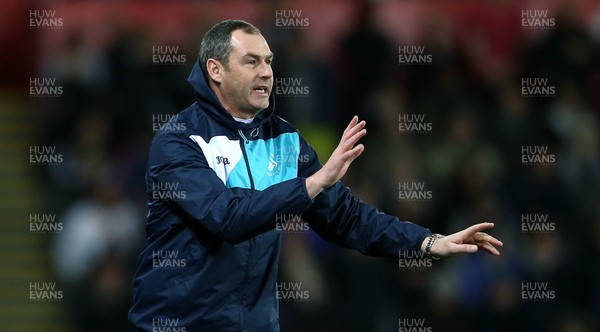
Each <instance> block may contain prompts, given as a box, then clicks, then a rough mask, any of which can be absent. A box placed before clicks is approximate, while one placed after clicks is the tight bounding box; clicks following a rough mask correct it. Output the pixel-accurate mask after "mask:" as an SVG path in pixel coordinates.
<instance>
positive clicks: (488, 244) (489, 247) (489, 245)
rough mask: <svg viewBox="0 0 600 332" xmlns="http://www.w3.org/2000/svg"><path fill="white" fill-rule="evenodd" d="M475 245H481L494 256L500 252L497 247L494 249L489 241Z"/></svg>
mask: <svg viewBox="0 0 600 332" xmlns="http://www.w3.org/2000/svg"><path fill="white" fill-rule="evenodd" d="M477 245H478V246H480V247H482V248H483V249H485V250H486V251H487V252H489V253H490V254H492V255H494V256H499V255H500V252H499V251H498V249H496V248H495V247H494V246H493V245H491V244H490V243H489V242H480V243H477Z"/></svg>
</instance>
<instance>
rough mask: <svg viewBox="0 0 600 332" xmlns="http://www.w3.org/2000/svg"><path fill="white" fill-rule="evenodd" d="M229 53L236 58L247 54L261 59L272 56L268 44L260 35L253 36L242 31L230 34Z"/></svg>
mask: <svg viewBox="0 0 600 332" xmlns="http://www.w3.org/2000/svg"><path fill="white" fill-rule="evenodd" d="M231 53H232V54H236V55H237V56H244V55H246V54H248V53H250V54H254V55H258V56H261V57H268V56H270V55H272V54H271V49H270V48H269V44H267V41H266V40H265V38H264V37H263V36H262V35H260V34H257V35H253V34H249V33H245V32H243V31H242V30H236V31H234V32H233V33H232V34H231Z"/></svg>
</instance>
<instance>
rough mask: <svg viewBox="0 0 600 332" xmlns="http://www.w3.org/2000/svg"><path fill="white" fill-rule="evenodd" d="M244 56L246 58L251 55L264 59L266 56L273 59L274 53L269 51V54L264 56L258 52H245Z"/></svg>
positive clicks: (251, 56)
mask: <svg viewBox="0 0 600 332" xmlns="http://www.w3.org/2000/svg"><path fill="white" fill-rule="evenodd" d="M243 57H244V58H245V57H250V58H255V59H262V58H265V59H273V53H272V52H269V53H267V54H266V55H265V56H264V57H263V56H261V55H260V54H256V53H246V54H244V56H243Z"/></svg>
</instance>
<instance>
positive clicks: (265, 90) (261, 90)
mask: <svg viewBox="0 0 600 332" xmlns="http://www.w3.org/2000/svg"><path fill="white" fill-rule="evenodd" d="M252 91H254V92H256V93H257V94H259V95H262V96H267V97H268V96H269V87H268V86H266V85H259V86H256V87H254V89H252Z"/></svg>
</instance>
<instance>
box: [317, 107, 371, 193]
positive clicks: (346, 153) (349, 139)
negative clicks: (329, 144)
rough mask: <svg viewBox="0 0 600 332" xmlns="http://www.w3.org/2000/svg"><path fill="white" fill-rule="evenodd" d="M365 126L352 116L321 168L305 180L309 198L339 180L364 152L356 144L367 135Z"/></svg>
mask: <svg viewBox="0 0 600 332" xmlns="http://www.w3.org/2000/svg"><path fill="white" fill-rule="evenodd" d="M365 125H366V122H365V121H364V120H363V121H360V122H359V121H358V116H354V117H353V118H352V120H351V121H350V123H349V124H348V127H346V130H344V133H343V134H342V138H341V140H340V143H339V144H338V146H337V148H335V150H334V151H333V153H332V154H331V156H330V157H329V160H327V162H326V163H325V165H323V168H321V169H320V170H319V171H317V172H316V173H315V174H313V175H312V176H310V177H308V178H307V179H306V188H307V191H308V194H309V196H310V197H311V198H314V197H315V196H316V195H317V194H319V193H320V192H321V190H323V189H325V188H329V187H331V186H332V185H334V184H335V183H336V182H337V181H338V180H340V179H341V178H342V177H343V176H344V174H346V171H347V170H348V167H349V166H350V164H351V163H352V162H353V161H354V159H356V158H358V156H360V155H361V153H362V152H363V151H364V149H365V147H364V145H362V144H358V145H356V143H357V142H358V140H359V139H361V138H362V137H363V136H365V134H366V133H367V130H366V129H364V128H365Z"/></svg>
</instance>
